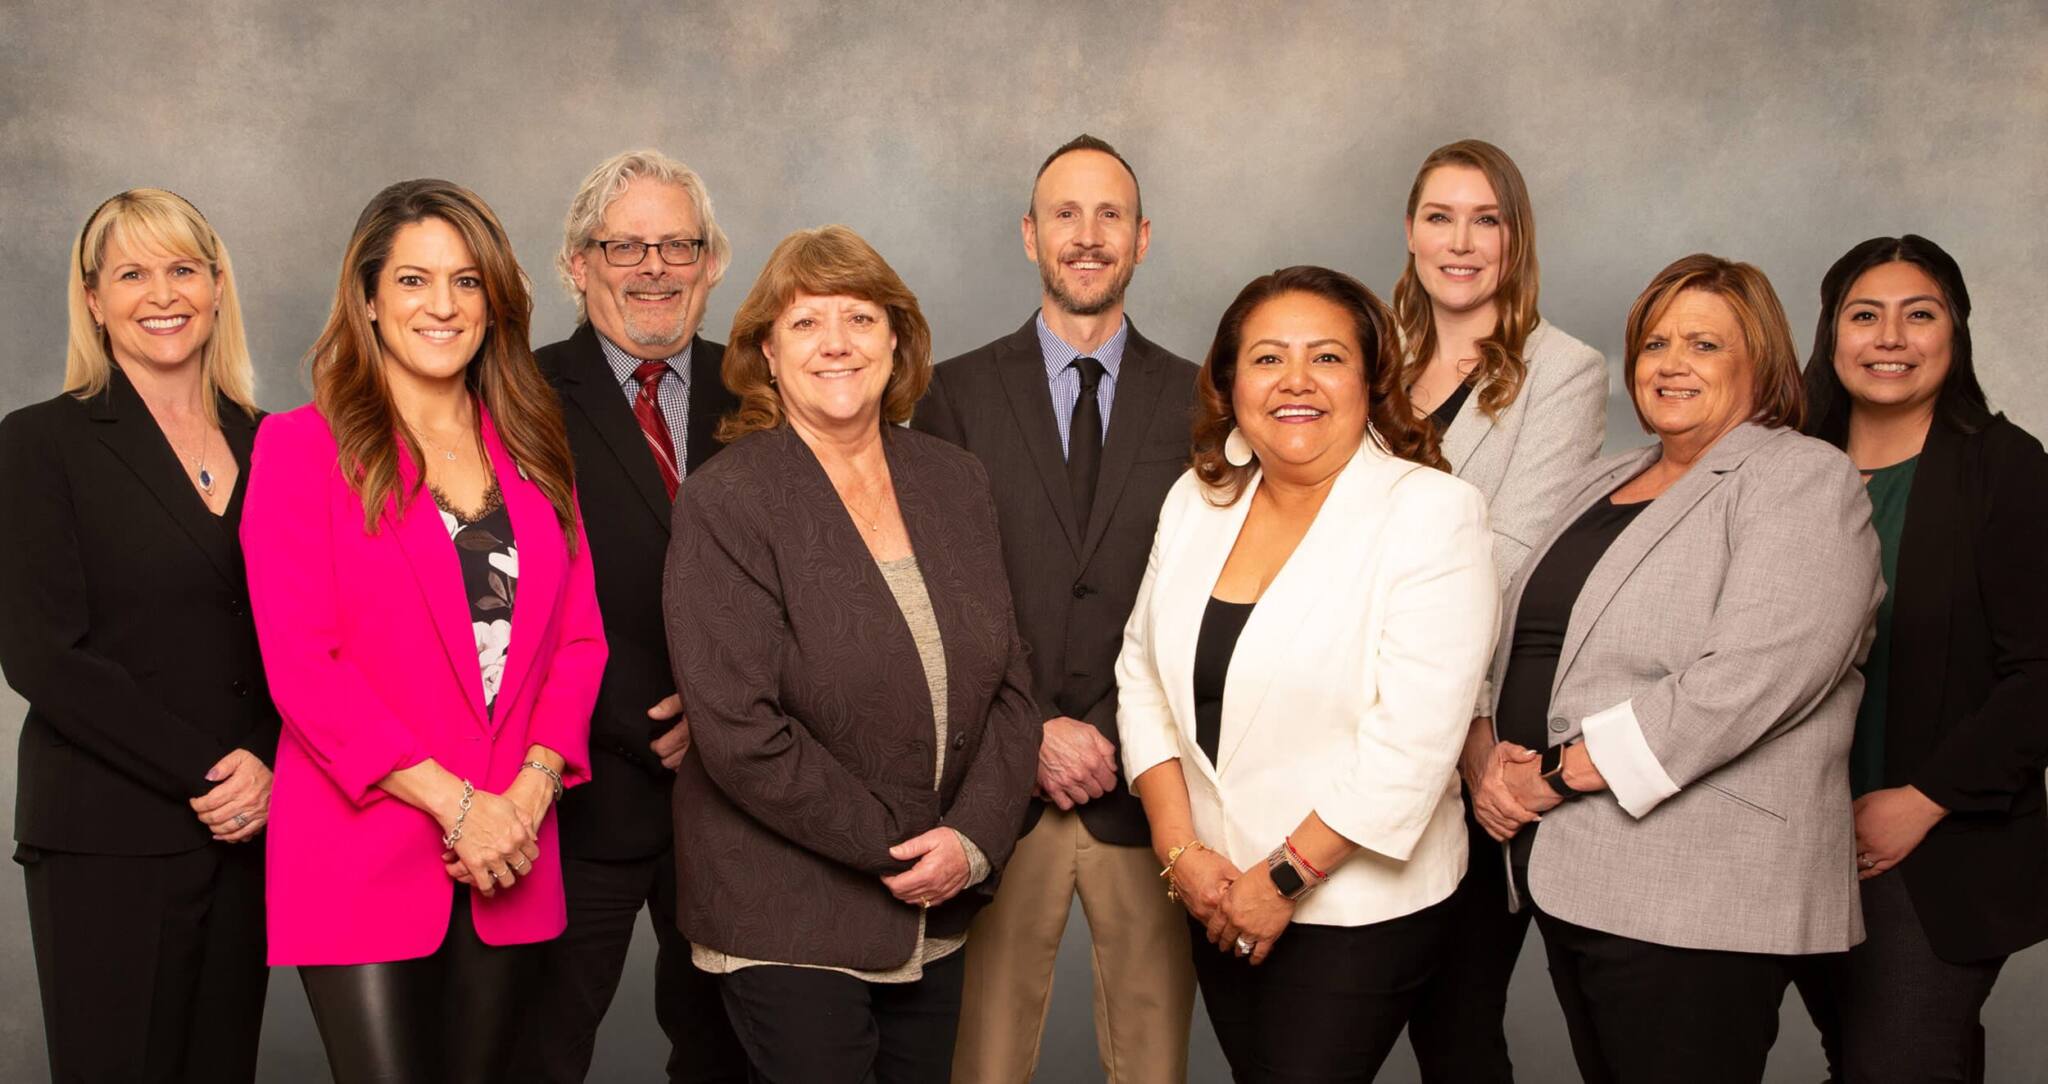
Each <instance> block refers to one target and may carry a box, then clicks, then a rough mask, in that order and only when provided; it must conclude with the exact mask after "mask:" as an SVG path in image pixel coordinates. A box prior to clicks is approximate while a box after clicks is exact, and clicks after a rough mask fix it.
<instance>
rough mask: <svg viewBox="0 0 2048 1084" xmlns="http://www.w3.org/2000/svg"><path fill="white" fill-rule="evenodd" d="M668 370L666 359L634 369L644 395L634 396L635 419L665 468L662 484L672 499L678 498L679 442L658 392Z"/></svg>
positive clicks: (656, 460)
mask: <svg viewBox="0 0 2048 1084" xmlns="http://www.w3.org/2000/svg"><path fill="white" fill-rule="evenodd" d="M666 372H668V362H665V361H646V362H641V363H640V367H639V368H637V369H635V370H633V379H634V380H637V381H639V383H640V394H638V395H635V396H634V397H633V418H634V420H636V421H638V422H639V423H640V435H642V436H644V437H646V438H647V447H648V448H649V449H650V450H652V451H653V452H654V465H655V466H656V467H659V468H661V484H662V487H663V488H664V489H667V490H668V499H669V500H675V499H676V444H675V441H674V440H672V439H670V437H669V435H668V419H667V418H664V417H662V414H661V401H660V399H659V398H658V397H657V396H656V394H655V389H656V388H659V387H660V386H661V377H662V374H663V373H666Z"/></svg>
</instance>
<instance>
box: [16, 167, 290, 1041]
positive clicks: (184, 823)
mask: <svg viewBox="0 0 2048 1084" xmlns="http://www.w3.org/2000/svg"><path fill="white" fill-rule="evenodd" d="M69 277H70V309H71V313H70V315H71V326H70V343H69V347H68V356H67V359H66V366H65V369H66V371H65V379H64V394H62V395H59V396H57V397H56V398H54V399H51V400H48V401H47V402H42V403H37V404H35V405H33V406H28V407H24V408H22V409H20V410H17V411H15V412H14V413H12V414H10V415H8V416H7V418H6V419H5V420H4V421H0V508H5V509H6V513H5V515H0V669H4V670H5V671H6V676H7V682H8V684H9V685H12V686H13V687H14V689H15V690H16V691H17V692H19V693H20V694H21V695H22V697H23V698H24V699H26V700H27V701H28V705H29V712H28V718H27V719H26V720H25V721H24V722H23V724H22V730H21V759H20V789H19V792H18V795H17V804H16V806H15V822H14V838H15V841H16V843H17V844H18V847H17V849H16V851H15V856H14V857H15V861H17V862H19V863H21V865H22V866H23V869H24V876H23V880H24V881H25V882H26V884H27V887H28V916H29V932H30V936H31V938H32V940H33V942H34V945H35V957H36V974H37V977H38V979H39V980H40V981H41V986H42V999H43V1026H44V1033H45V1036H46V1038H47V1040H48V1042H49V1055H50V1074H51V1076H52V1078H53V1079H58V1080H67V1081H68V1080H93V1081H100V1080H104V1081H124V1082H127V1081H207V1082H215V1081H248V1080H253V1079H255V1075H256V1040H257V1033H258V1031H259V1029H260V1027H261V1024H262V1014H263V994H264V987H265V984H266V981H267V977H268V972H267V971H266V970H265V968H264V961H263V956H264V945H263V849H262V847H261V846H260V845H256V846H250V845H247V844H248V842H249V841H250V840H251V839H254V838H255V837H256V836H257V834H258V833H260V832H262V831H263V826H264V822H265V818H266V815H267V812H268V808H269V801H270V768H269V765H268V762H269V761H270V760H271V759H272V757H273V756H274V755H275V753H276V748H277V734H278V718H277V712H276V709H274V708H273V707H272V706H271V703H270V697H269V695H268V693H267V692H266V690H265V686H264V680H263V666H262V660H261V659H260V658H259V657H258V655H257V649H256V632H255V628H254V626H253V625H252V624H251V622H250V618H249V604H248V599H247V597H246V592H245V588H244V586H243V575H242V555H241V548H240V546H239V545H238V544H237V543H236V528H237V526H238V521H239V519H240V517H241V504H242V493H243V490H244V488H245V481H246V475H247V468H248V463H249V451H250V448H251V446H252V445H253V443H254V441H255V436H256V421H257V416H258V412H257V410H256V408H255V404H254V399H253V397H252V395H251V392H250V365H249V352H248V348H247V346H246V345H245V342H244V339H243V336H242V323H241V311H240V308H239V307H238V304H237V302H236V297H235V285H234V275H233V272H232V270H231V269H230V267H229V264H228V254H227V249H226V248H225V247H224V246H223V245H222V244H221V241H220V237H219V236H218V235H216V234H215V233H214V232H213V229H212V228H211V227H210V226H208V225H207V223H206V219H205V218H204V217H202V216H201V215H200V213H199V212H198V211H197V210H196V209H194V208H193V206H192V205H191V204H190V203H187V202H186V201H185V200H184V199H182V198H180V197H178V196H176V195H174V194H172V193H170V192H166V191H163V190H161V189H153V188H138V189H132V190H130V191H127V192H123V193H121V194H120V195H118V196H115V197H114V198H113V199H110V200H108V201H107V202H106V203H104V204H101V205H100V207H99V209H98V210H96V211H94V212H93V214H92V217H91V218H89V219H87V220H86V224H85V229H84V230H83V231H82V232H81V233H80V235H79V238H78V242H77V244H76V245H75V247H74V248H73V250H72V253H71V266H70V273H69Z"/></svg>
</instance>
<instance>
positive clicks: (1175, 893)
mask: <svg viewBox="0 0 2048 1084" xmlns="http://www.w3.org/2000/svg"><path fill="white" fill-rule="evenodd" d="M1209 849H1210V847H1209V845H1208V844H1207V843H1204V842H1202V841H1201V840H1199V839H1191V840H1188V841H1187V842H1186V843H1183V844H1181V845H1180V846H1178V847H1175V848H1173V849H1172V850H1170V851H1167V852H1166V866H1165V868H1163V869H1161V870H1160V871H1159V877H1160V879H1161V880H1163V881H1165V882H1166V898H1167V899H1170V900H1172V901H1174V902H1175V903H1179V902H1180V885H1178V884H1176V883H1174V880H1173V867H1174V864H1175V863H1177V862H1179V861H1180V856H1181V855H1183V854H1186V853H1187V852H1189V851H1191V850H1204V851H1206V850H1209Z"/></svg>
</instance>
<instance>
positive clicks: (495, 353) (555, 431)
mask: <svg viewBox="0 0 2048 1084" xmlns="http://www.w3.org/2000/svg"><path fill="white" fill-rule="evenodd" d="M430 218H434V219H439V220H441V221H442V222H445V223H447V224H448V225H449V226H450V227H451V228H453V229H454V230H455V232H456V233H457V234H459V235H461V237H462V240H463V243H464V244H466V245H468V246H469V251H470V255H471V258H472V259H473V260H474V261H475V263H476V267H477V269H478V271H479V273H480V274H481V276H482V278H483V286H484V304H485V311H486V313H487V314H488V316H487V319H488V321H489V323H488V326H487V327H486V328H485V330H484V336H483V341H482V342H481V343H480V344H479V345H478V347H477V352H476V356H474V357H472V358H471V359H470V361H469V366H468V368H467V369H465V370H464V372H463V381H464V383H466V384H467V385H468V386H469V391H470V394H471V395H474V396H475V397H476V398H477V400H478V401H479V402H481V403H482V404H483V406H484V409H485V410H488V411H489V412H490V415H491V421H492V422H493V423H494V424H495V425H496V426H497V430H498V439H499V440H501V441H503V442H504V445H505V451H506V452H507V453H509V454H510V455H511V456H512V460H513V462H514V463H516V464H517V465H518V467H519V469H520V471H521V472H522V473H524V474H525V475H526V477H527V478H528V479H530V480H531V481H532V482H533V484H534V485H537V486H539V487H540V489H541V492H542V493H544V494H546V495H547V498H548V503H549V504H552V505H554V508H555V519H556V521H557V522H559V523H560V524H561V526H562V536H563V538H565V539H567V540H568V543H569V546H570V548H571V549H572V550H573V549H574V547H575V545H576V498H575V492H574V487H573V482H572V479H573V477H574V472H573V468H572V466H571V459H570V455H569V437H568V434H567V432H565V431H564V430H563V428H562V410H561V407H560V405H559V404H558V403H557V402H556V400H555V395H554V391H553V389H551V388H549V387H548V383H547V379H546V378H545V377H543V376H542V375H541V372H540V368H539V366H537V365H536V364H535V363H534V360H533V350H532V347H531V346H530V345H529V344H528V342H527V328H528V325H529V324H530V322H531V321H532V318H533V294H532V292H531V290H530V289H529V288H528V285H527V279H526V274H525V272H523V271H521V270H520V268H519V261H518V259H517V258H516V257H514V256H513V254H512V242H511V241H510V240H509V239H508V238H507V237H506V235H505V227H504V226H503V225H501V224H499V222H498V216H497V215H495V214H493V213H492V212H491V209H490V207H489V206H488V205H486V204H485V203H484V201H483V200H482V199H480V198H479V197H478V196H477V194H476V193H474V192H471V191H470V190H469V189H467V188H464V187H462V186H461V185H458V184H454V183H452V182H449V181H439V180H430V179H428V180H415V181H400V182H399V183H397V184H394V185H392V186H390V187H389V188H386V189H385V190H383V191H382V192H379V193H377V195H376V197H375V198H373V199H371V200H370V204H369V206H367V207H365V208H363V213H362V215H361V216H360V217H358V218H357V219H356V228H355V232H354V233H353V234H351V235H350V237H349V241H348V249H347V251H346V253H345V254H344V255H343V256H342V261H341V279H340V281H339V282H338V283H337V284H336V286H335V289H334V308H333V309H332V311H330V312H329V313H328V314H327V326H326V327H324V328H322V329H321V331H320V338H319V339H318V340H317V341H315V342H314V344H313V349H312V350H311V351H310V354H309V361H310V364H311V366H312V370H313V401H314V402H315V403H316V404H318V405H319V409H320V414H321V416H322V417H323V418H325V419H326V420H327V425H328V428H330V429H332V430H333V432H334V441H335V444H336V445H338V446H339V448H340V459H341V463H340V465H341V469H342V473H343V475H344V476H346V477H347V478H348V482H349V486H350V487H351V488H352V489H354V490H355V493H356V496H357V498H358V499H360V500H361V501H362V504H363V530H364V531H365V532H368V533H372V534H374V533H375V532H376V530H377V521H378V520H379V519H381V518H383V516H384V513H385V510H386V509H387V508H390V509H392V510H393V512H394V513H395V514H396V513H402V511H403V509H404V506H405V505H406V504H407V503H408V502H410V501H411V500H412V499H414V498H415V497H417V496H418V495H419V493H420V491H421V490H422V489H424V488H425V485H426V480H425V478H426V475H425V472H424V471H421V472H419V475H418V476H417V477H415V478H414V479H413V485H412V488H411V490H410V491H408V492H400V485H401V479H400V475H399V462H400V460H399V449H400V448H401V447H403V448H404V450H405V454H406V456H408V457H410V460H411V462H413V463H424V462H426V460H425V459H424V458H422V457H421V454H420V446H419V441H418V440H417V439H416V438H415V437H414V436H413V434H412V432H411V430H409V429H408V428H407V427H406V425H405V423H404V421H403V419H401V418H400V417H399V415H398V406H397V404H396V403H395V402H394V401H393V400H392V398H391V385H390V383H389V381H388V380H387V379H386V377H385V373H384V361H383V351H382V348H381V346H380V345H379V342H378V339H377V325H376V324H375V323H374V322H372V321H371V320H370V301H371V299H372V298H374V297H375V296H376V295H377V279H378V277H379V275H380V274H381V273H382V272H383V270H384V265H385V262H386V261H388V260H389V259H390V258H391V247H392V243H393V242H394V241H395V240H396V239H397V237H398V233H399V231H400V230H403V229H404V228H405V227H407V226H410V225H413V224H415V223H418V222H423V221H425V220H427V219H430Z"/></svg>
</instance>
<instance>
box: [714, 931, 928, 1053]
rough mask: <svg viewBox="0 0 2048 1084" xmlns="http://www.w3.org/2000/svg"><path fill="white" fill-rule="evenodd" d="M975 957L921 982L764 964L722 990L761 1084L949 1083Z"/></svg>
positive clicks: (735, 975) (724, 982)
mask: <svg viewBox="0 0 2048 1084" xmlns="http://www.w3.org/2000/svg"><path fill="white" fill-rule="evenodd" d="M966 957H967V954H966V953H965V952H964V951H963V952H955V953H953V954H952V955H951V956H948V957H946V958H945V959H942V960H938V961H935V962H933V963H931V964H929V965H927V966H926V967H925V969H924V977H923V978H922V979H919V980H918V981H916V982H903V983H890V982H863V981H862V980H860V979H856V978H854V977H853V976H851V975H845V974H841V973H840V972H837V971H824V970H820V969H818V968H814V967H783V966H779V965H775V964H760V965H756V966H753V967H743V968H741V969H739V970H738V971H735V972H732V973H731V974H729V975H721V976H719V980H718V984H719V990H720V992H721V993H722V994H723V995H724V998H725V1007H726V1011H727V1012H728V1013H730V1014H731V1015H732V1025H733V1030H734V1031H736V1032H738V1033H739V1037H740V1044H741V1045H742V1046H744V1047H745V1048H746V1051H747V1057H748V1059H749V1060H750V1061H751V1062H752V1063H753V1071H754V1074H755V1075H754V1079H755V1080H757V1081H759V1082H760V1084H927V1082H929V1084H945V1082H946V1081H948V1080H950V1079H951V1078H952V1076H953V1036H954V1034H955V1033H956V1032H957V1031H959V1029H960V987H961V981H962V979H964V978H965V977H966V974H967V965H966V962H965V961H966Z"/></svg>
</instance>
